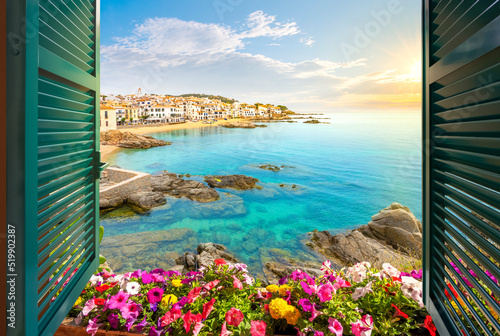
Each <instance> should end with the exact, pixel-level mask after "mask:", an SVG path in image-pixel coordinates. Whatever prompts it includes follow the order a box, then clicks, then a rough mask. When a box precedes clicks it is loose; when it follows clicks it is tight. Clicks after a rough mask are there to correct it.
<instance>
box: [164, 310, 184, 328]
mask: <svg viewBox="0 0 500 336" xmlns="http://www.w3.org/2000/svg"><path fill="white" fill-rule="evenodd" d="M181 317H182V311H181V310H180V309H175V308H172V309H170V310H169V311H168V312H166V313H165V315H163V317H161V318H160V325H161V326H162V327H166V326H168V325H169V324H171V323H172V322H175V321H177V320H178V319H179V318H181Z"/></svg>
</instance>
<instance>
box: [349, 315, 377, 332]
mask: <svg viewBox="0 0 500 336" xmlns="http://www.w3.org/2000/svg"><path fill="white" fill-rule="evenodd" d="M372 330H373V318H372V317H371V316H370V315H365V316H363V317H362V318H361V319H360V320H357V321H356V322H354V323H351V332H352V333H353V334H354V336H370V335H371V334H372Z"/></svg>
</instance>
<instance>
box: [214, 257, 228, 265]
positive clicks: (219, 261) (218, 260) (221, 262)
mask: <svg viewBox="0 0 500 336" xmlns="http://www.w3.org/2000/svg"><path fill="white" fill-rule="evenodd" d="M214 263H215V264H216V265H226V261H225V260H224V259H222V258H221V259H215V260H214Z"/></svg>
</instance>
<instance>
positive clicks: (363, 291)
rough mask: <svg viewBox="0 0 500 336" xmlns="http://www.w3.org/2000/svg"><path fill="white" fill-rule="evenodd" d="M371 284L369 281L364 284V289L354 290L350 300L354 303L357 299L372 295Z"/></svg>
mask: <svg viewBox="0 0 500 336" xmlns="http://www.w3.org/2000/svg"><path fill="white" fill-rule="evenodd" d="M372 283H373V281H370V282H369V283H367V284H366V286H365V287H361V288H356V289H355V290H354V293H352V299H353V300H354V301H356V300H358V299H359V298H362V297H364V296H365V295H366V294H368V293H373V291H372Z"/></svg>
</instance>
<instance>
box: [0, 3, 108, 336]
mask: <svg viewBox="0 0 500 336" xmlns="http://www.w3.org/2000/svg"><path fill="white" fill-rule="evenodd" d="M8 10H9V19H8V23H7V24H8V27H9V29H8V31H9V32H10V33H9V35H8V39H9V46H8V47H9V49H10V52H8V64H9V73H8V78H9V80H10V82H11V87H10V88H9V91H10V92H8V93H9V95H8V97H9V98H8V102H7V103H8V111H9V116H8V118H9V120H8V124H9V125H10V127H9V130H8V141H9V148H11V149H12V150H11V151H10V153H8V164H7V165H8V167H7V168H8V178H9V181H8V186H7V187H8V195H9V200H8V213H7V216H8V223H9V224H11V225H12V226H13V227H15V230H16V249H15V261H16V263H15V268H13V269H11V270H10V271H9V270H8V273H11V274H12V278H13V279H15V283H16V295H15V296H14V297H12V298H9V297H8V302H7V305H8V306H9V305H10V304H11V303H14V305H15V308H16V310H15V316H16V320H15V322H16V323H15V328H13V327H12V326H10V327H9V326H8V327H7V334H8V335H52V334H53V333H54V332H55V331H56V330H57V328H58V326H59V325H60V323H61V322H62V320H63V319H64V317H65V316H66V314H67V313H68V311H69V310H70V308H71V307H72V305H73V303H74V302H75V301H76V299H77V298H78V296H79V295H80V293H81V291H82V290H83V288H84V286H85V284H86V283H87V281H88V279H89V278H90V276H91V275H92V273H93V272H95V270H96V269H97V267H98V263H99V248H98V223H99V202H98V195H99V182H98V181H99V179H98V178H99V175H100V171H99V164H100V162H99V161H100V157H99V122H100V121H99V1H98V0H25V1H21V0H16V1H11V3H10V4H9V7H8ZM7 277H8V278H9V274H8V275H7ZM7 322H8V323H9V320H8V321H7Z"/></svg>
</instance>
